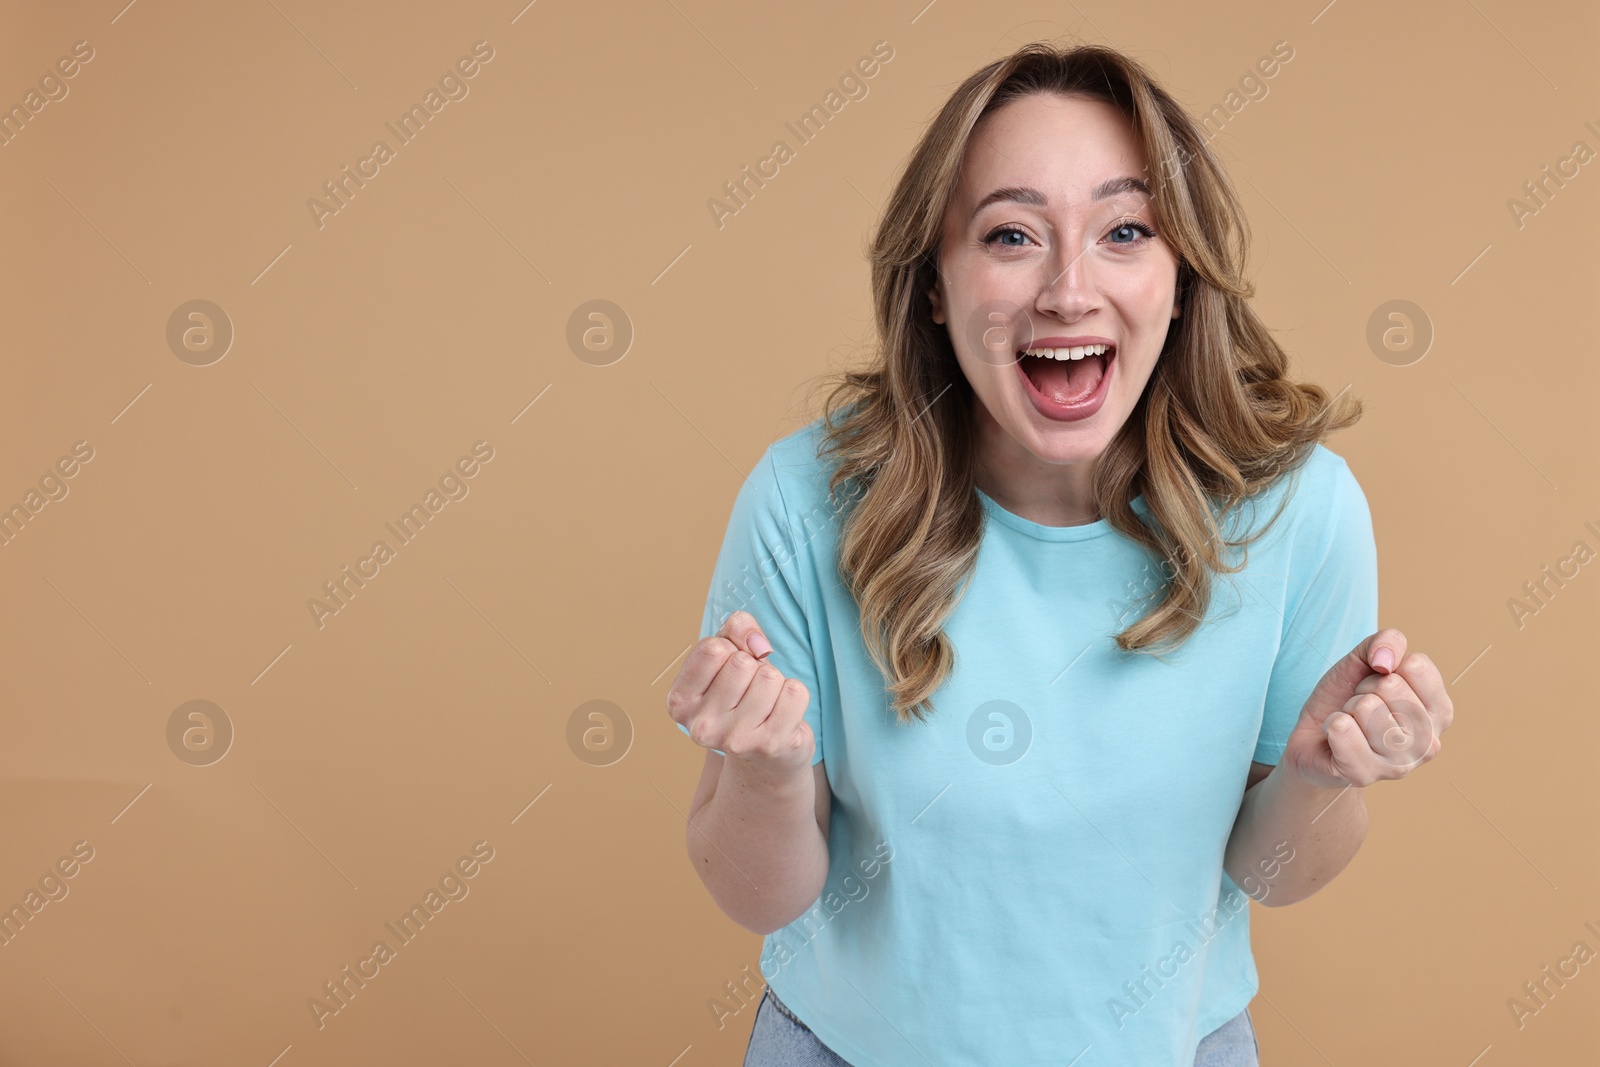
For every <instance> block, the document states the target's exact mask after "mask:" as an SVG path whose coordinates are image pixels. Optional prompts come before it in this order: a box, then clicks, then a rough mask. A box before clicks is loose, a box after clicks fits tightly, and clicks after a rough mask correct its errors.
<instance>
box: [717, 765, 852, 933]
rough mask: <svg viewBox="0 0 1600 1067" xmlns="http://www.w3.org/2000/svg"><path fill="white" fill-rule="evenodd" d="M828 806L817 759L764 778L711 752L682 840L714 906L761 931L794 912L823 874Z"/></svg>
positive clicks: (811, 897) (816, 892)
mask: <svg viewBox="0 0 1600 1067" xmlns="http://www.w3.org/2000/svg"><path fill="white" fill-rule="evenodd" d="M831 807H832V791H831V790H830V788H829V786H828V776H827V773H826V771H825V770H824V764H822V763H817V764H815V765H814V766H812V767H811V768H810V771H809V773H808V772H807V771H806V770H805V769H803V768H802V769H801V770H800V771H798V772H796V773H795V774H794V775H792V776H790V777H786V778H783V779H781V780H778V781H766V780H763V779H761V778H758V777H756V776H755V775H754V773H753V772H752V771H751V770H750V769H749V768H748V765H747V764H746V763H745V762H744V761H741V760H729V759H726V758H724V757H723V756H720V755H718V754H717V753H715V752H711V751H708V752H707V753H706V763H705V768H704V769H703V770H702V771H701V775H700V784H699V785H698V786H697V787H696V788H695V795H694V799H693V801H691V802H690V805H689V821H688V827H687V830H686V839H687V840H686V844H687V846H688V851H689V858H690V860H691V861H692V862H693V863H694V869H695V873H696V874H698V875H699V876H700V880H701V881H702V882H704V883H705V886H706V889H707V890H708V891H709V892H710V894H711V899H712V900H714V901H716V903H717V907H719V908H721V909H722V911H723V913H724V914H726V915H727V916H728V918H730V919H732V920H733V921H734V922H736V923H738V924H739V925H740V926H743V927H744V928H745V929H747V930H751V931H753V932H755V933H758V934H769V933H771V932H773V931H774V930H778V929H781V928H782V927H784V926H787V925H788V924H789V923H791V922H793V921H794V920H795V919H797V918H799V917H800V916H801V915H802V914H803V913H804V912H805V910H806V909H807V908H809V907H810V906H811V905H812V903H813V902H815V901H816V899H817V897H818V896H820V895H821V893H822V886H823V883H824V882H826V880H827V877H828V829H827V828H828V819H829V814H830V809H831Z"/></svg>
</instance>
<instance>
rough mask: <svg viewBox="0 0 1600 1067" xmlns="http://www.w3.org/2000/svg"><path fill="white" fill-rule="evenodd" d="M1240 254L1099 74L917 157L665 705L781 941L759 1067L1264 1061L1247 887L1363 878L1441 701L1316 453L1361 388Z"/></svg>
mask: <svg viewBox="0 0 1600 1067" xmlns="http://www.w3.org/2000/svg"><path fill="white" fill-rule="evenodd" d="M1246 250H1247V230H1246V227H1245V223H1244V218H1243V215H1242V214H1241V211H1240V208H1239V205H1238V202H1237V200H1236V197H1235V195H1234V193H1233V191H1232V189H1231V187H1230V185H1229V183H1228V180H1227V177H1226V175H1225V174H1224V172H1223V170H1222V168H1221V166H1220V165H1219V163H1218V162H1217V160H1216V159H1215V157H1214V156H1213V155H1212V154H1211V152H1210V151H1209V149H1208V148H1207V146H1206V143H1205V138H1204V136H1203V133H1202V131H1201V130H1200V128H1198V127H1197V126H1196V125H1195V123H1194V122H1193V121H1192V120H1191V119H1190V118H1189V116H1188V115H1186V114H1185V113H1184V112H1183V110H1182V109H1181V108H1180V107H1179V105H1178V104H1177V103H1176V102H1175V101H1174V100H1173V99H1172V97H1171V96H1169V95H1168V94H1167V93H1166V92H1165V91H1163V90H1162V89H1161V88H1160V87H1159V86H1158V85H1156V84H1155V83H1154V82H1153V81H1152V80H1151V78H1150V76H1149V75H1148V74H1147V73H1146V72H1145V71H1144V70H1143V69H1142V68H1141V67H1140V66H1139V65H1138V64H1137V63H1135V62H1134V61H1132V60H1130V59H1128V58H1127V57H1125V56H1123V55H1121V54H1119V53H1118V52H1116V51H1113V50H1111V49H1108V48H1102V47H1093V46H1088V47H1080V48H1074V49H1070V50H1065V51H1058V50H1056V49H1053V48H1051V47H1049V46H1047V45H1045V44H1042V43H1034V44H1030V45H1026V46H1024V47H1023V48H1021V49H1019V50H1018V51H1017V52H1016V53H1014V54H1013V55H1011V56H1008V57H1007V58H1005V59H1002V60H1000V61H998V62H995V63H993V64H990V65H989V66H987V67H985V68H983V69H982V70H979V71H978V72H977V73H975V74H974V75H973V76H972V77H971V78H969V79H967V81H966V82H965V83H963V84H962V85H961V87H960V88H958V89H957V90H956V92H955V94H954V95H953V96H952V97H951V99H950V100H949V102H948V103H947V104H946V105H945V106H944V108H943V110H942V111H941V112H940V113H939V115H938V116H937V117H936V118H935V119H934V121H933V122H932V124H931V125H930V126H929V128H928V130H927V132H926V133H925V134H924V136H923V138H922V141H921V143H920V144H919V145H918V147H917V149H916V151H915V152H914V154H913V155H912V157H911V159H910V161H909V163H908V165H907V167H906V169H905V172H904V174H903V175H902V177H901V179H900V181H899V183H898V185H897V187H896V189H895V191H894V194H893V196H892V198H891V201H890V203H889V206H888V209H887V211H886V212H885V214H884V218H883V221H882V223H881V225H880V227H879V229H878V232H877V234H876V238H875V242H874V246H873V253H872V255H873V262H872V267H873V272H872V279H873V290H874V294H875V305H876V317H877V325H878V332H879V338H880V342H881V352H880V358H879V361H878V363H877V364H876V366H875V367H873V368H872V369H870V370H868V371H864V372H855V373H846V374H845V375H843V377H842V380H841V381H840V382H839V384H838V386H837V388H835V389H834V391H833V393H832V395H831V396H830V398H829V402H828V404H827V406H826V408H825V413H824V415H823V417H822V418H820V419H818V420H817V421H814V422H812V423H811V424H810V425H808V426H806V427H804V428H803V429H801V430H799V431H796V432H795V433H792V434H790V435H789V436H787V437H785V438H783V439H781V440H779V441H777V442H775V443H774V444H773V445H771V446H770V447H769V448H768V449H767V451H766V454H765V455H764V456H763V457H762V459H761V461H760V462H759V463H758V464H757V465H756V468H755V469H754V470H753V471H752V472H751V474H750V476H749V477H748V479H747V480H746V482H745V484H744V485H743V487H742V488H741V489H740V491H739V494H738V497H737V499H736V501H735V504H734V507H733V513H732V516H731V519H730V521H729V525H728V529H727V534H726V536H725V539H724V542H723V545H722V551H721V555H720V556H719V558H718V561H717V566H716V570H715V573H714V576H713V579H712V588H711V595H710V597H709V598H708V601H707V604H706V610H705V615H704V619H703V625H702V630H701V633H702V634H705V635H707V636H705V637H703V638H702V639H701V640H700V641H699V643H698V644H697V645H696V646H695V647H694V648H693V650H692V651H691V653H690V655H689V657H688V659H687V660H686V662H685V664H684V666H683V668H682V671H681V673H680V674H679V676H678V678H677V680H676V681H675V682H674V684H673V687H672V691H671V693H670V695H669V697H668V700H667V704H668V710H669V714H670V715H671V717H672V718H673V720H674V721H675V722H677V723H678V725H679V728H680V729H682V730H684V732H686V733H687V734H689V736H690V738H691V739H693V740H694V741H695V742H696V743H697V744H699V745H702V746H704V747H706V748H707V749H709V750H710V751H708V752H707V755H706V764H705V769H704V772H703V774H702V777H701V780H700V784H699V786H698V788H697V789H696V793H695V796H694V799H693V801H692V803H691V807H690V815H689V826H688V829H687V844H688V849H689V853H690V856H691V858H692V859H693V861H694V864H695V869H696V871H697V872H698V873H699V874H700V877H701V879H702V880H703V881H704V882H705V884H706V886H707V888H708V890H709V891H710V893H711V895H712V897H713V899H715V900H716V902H717V904H718V905H719V906H720V907H721V908H722V909H723V910H724V911H725V912H726V913H727V914H728V915H729V916H730V917H731V918H733V919H734V920H735V921H737V922H739V923H740V924H741V925H743V926H745V927H747V928H748V929H751V930H753V931H756V932H759V933H762V934H765V935H767V936H766V940H765V943H764V946H763V952H762V959H761V973H762V976H763V978H764V979H766V981H767V982H768V986H767V989H766V993H765V995H764V996H763V997H762V999H761V1002H760V1006H759V1009H758V1011H757V1013H756V1016H755V1020H754V1025H753V1030H752V1036H751V1041H750V1046H749V1050H748V1052H747V1055H746V1059H745V1063H746V1065H747V1067H760V1065H767V1064H778V1063H785V1064H795V1063H798V1064H854V1065H855V1067H892V1065H899V1064H931V1065H935V1067H945V1065H952V1067H953V1065H957V1064H960V1065H978V1064H1004V1065H1007V1067H1026V1065H1033V1064H1046V1063H1048V1064H1054V1065H1057V1067H1059V1065H1062V1064H1069V1063H1081V1064H1085V1065H1087V1064H1090V1063H1098V1064H1118V1065H1140V1067H1142V1065H1151V1064H1174V1065H1180V1067H1182V1065H1187V1064H1190V1063H1194V1064H1197V1065H1198V1064H1208V1065H1221V1064H1254V1063H1257V1062H1258V1061H1257V1051H1256V1042H1255V1036H1254V1031H1253V1027H1252V1025H1251V1022H1250V1017H1249V1013H1248V1010H1247V1008H1246V1005H1247V1004H1248V1003H1249V1001H1250V1000H1251V998H1252V997H1253V996H1254V994H1255V992H1256V990H1257V988H1258V985H1259V981H1258V977H1257V973H1256V969H1255V965H1254V961H1253V959H1252V957H1251V955H1250V942H1249V927H1248V923H1249V908H1248V899H1249V898H1254V899H1256V900H1257V901H1258V902H1260V903H1261V904H1264V905H1267V906H1276V905H1281V904H1289V903H1293V902H1295V901H1297V900H1300V899H1303V898H1304V897H1306V896H1309V895H1310V894H1311V893H1312V892H1314V891H1315V890H1316V889H1317V888H1320V887H1321V886H1322V885H1324V884H1326V883H1327V881H1328V880H1329V879H1330V878H1332V877H1333V876H1334V875H1336V874H1337V873H1338V872H1339V871H1340V870H1341V869H1342V868H1343V867H1344V866H1345V865H1346V864H1347V863H1348V862H1349V860H1350V859H1351V857H1352V856H1353V855H1354V853H1355V851H1356V849H1357V848H1359V846H1360V844H1361V841H1362V838H1363V836H1364V834H1365V830H1366V810H1365V807H1364V806H1363V802H1362V793H1361V790H1362V789H1363V788H1364V787H1366V786H1368V785H1370V784H1372V783H1373V782H1376V781H1381V780H1392V779H1397V778H1400V777H1403V776H1405V775H1406V774H1407V773H1408V772H1409V771H1411V770H1412V769H1414V768H1415V767H1417V766H1419V765H1420V764H1422V763H1424V762H1427V761H1428V760H1430V759H1432V758H1433V757H1434V756H1435V755H1436V754H1437V752H1438V750H1439V746H1440V741H1439V735H1440V733H1441V732H1442V731H1443V730H1444V729H1445V728H1446V727H1447V726H1448V725H1449V723H1450V719H1451V716H1452V714H1453V712H1452V708H1451V705H1450V700H1449V698H1448V696H1447V695H1446V693H1445V689H1444V685H1443V682H1442V680H1441V679H1440V676H1439V672H1438V670H1437V669H1436V668H1435V667H1434V665H1433V663H1432V662H1431V661H1430V660H1429V659H1428V658H1427V657H1426V656H1424V655H1422V654H1421V653H1416V652H1411V653H1408V652H1407V642H1406V639H1405V636H1404V635H1403V634H1402V633H1401V632H1400V631H1398V630H1395V629H1383V630H1378V629H1377V560H1376V549H1375V545H1374V539H1373V534H1372V526H1371V518H1370V515H1369V512H1368V508H1367V502H1366V498H1365V496H1364V494H1363V493H1362V491H1361V488H1360V486H1359V485H1358V484H1357V482H1356V480H1355V478H1354V476H1353V475H1352V474H1351V472H1350V469H1349V467H1348V466H1346V464H1345V462H1344V461H1343V460H1342V459H1341V458H1340V457H1339V456H1338V455H1336V454H1335V453H1333V452H1331V451H1329V450H1328V449H1327V448H1326V447H1325V446H1323V445H1322V444H1321V443H1320V441H1321V438H1322V437H1323V436H1325V435H1326V434H1328V433H1330V432H1331V431H1334V430H1337V429H1340V428H1343V427H1345V426H1348V425H1350V424H1352V423H1353V422H1355V421H1356V420H1357V419H1358V418H1359V417H1360V413H1361V408H1360V404H1359V403H1358V402H1356V401H1354V400H1352V399H1350V398H1347V397H1344V396H1343V395H1342V394H1341V395H1339V396H1336V397H1334V398H1333V399H1332V400H1329V398H1328V397H1327V394H1326V393H1324V391H1323V390H1321V389H1320V388H1318V387H1317V386H1315V385H1312V384H1308V383H1301V382H1295V381H1291V380H1289V379H1288V378H1287V377H1286V376H1285V374H1286V369H1287V357H1286V355H1285V353H1284V352H1283V350H1282V349H1281V348H1280V347H1279V346H1278V344H1277V342H1276V341H1275V340H1273V338H1272V337H1271V336H1270V334H1269V333H1268V332H1267V329H1266V328H1265V327H1264V326H1263V325H1262V323H1261V322H1260V321H1259V320H1258V319H1257V317H1256V316H1255V314H1254V313H1253V312H1252V311H1251V309H1250V307H1249V305H1248V303H1247V302H1246V300H1247V298H1248V297H1249V296H1251V295H1252V294H1253V288H1252V287H1251V285H1250V284H1249V283H1248V282H1247V281H1246V280H1245V278H1244V275H1243V266H1244V262H1245V253H1246ZM1217 577H1222V578H1225V579H1226V581H1224V582H1220V583H1218V582H1215V581H1214V579H1215V578H1217ZM808 767H809V768H810V773H807V768H808ZM1313 822H1316V823H1317V826H1316V827H1314V828H1313V827H1312V826H1311V824H1312V823H1313ZM1313 829H1314V833H1313ZM742 1006H743V1005H739V1004H731V1003H730V1004H727V1005H725V1006H724V1008H723V1013H724V1014H725V1013H728V1012H733V1011H735V1010H738V1009H740V1008H742Z"/></svg>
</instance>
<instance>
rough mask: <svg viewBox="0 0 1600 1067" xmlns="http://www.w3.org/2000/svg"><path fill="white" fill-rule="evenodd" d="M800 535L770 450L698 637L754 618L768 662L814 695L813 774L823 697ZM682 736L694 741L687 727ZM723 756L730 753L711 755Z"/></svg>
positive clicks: (732, 528) (754, 476) (732, 529)
mask: <svg viewBox="0 0 1600 1067" xmlns="http://www.w3.org/2000/svg"><path fill="white" fill-rule="evenodd" d="M795 544H796V538H795V536H794V527H793V525H792V524H791V522H790V520H789V512H788V508H787V507H786V506H785V501H784V496H783V490H782V487H781V486H780V485H779V480H778V470H777V466H776V463H775V462H774V459H773V453H772V449H771V448H768V449H767V451H766V453H765V454H763V455H762V457H761V461H760V462H759V463H757V464H756V466H755V469H754V470H752V471H751V472H750V475H749V477H748V478H746V479H745V482H744V484H743V485H742V486H740V488H739V494H738V496H737V497H735V498H734V503H733V511H732V514H731V515H730V516H729V518H728V528H727V532H726V533H725V534H724V535H723V538H722V551H721V552H720V553H719V554H718V556H717V563H716V566H715V567H714V568H713V570H712V572H711V588H710V590H709V591H708V592H707V594H706V606H705V611H704V613H703V614H702V615H701V618H700V636H701V637H702V638H704V637H710V636H711V635H713V634H715V633H716V632H717V631H718V630H720V629H722V624H723V623H724V622H726V621H727V619H728V616H729V615H732V614H733V613H734V612H735V611H740V610H743V611H747V612H749V613H750V614H751V615H752V616H754V617H755V620H756V622H757V623H758V624H759V625H760V627H761V632H762V633H764V634H766V636H767V640H768V642H770V643H771V645H772V654H771V655H770V656H768V657H767V662H768V663H771V664H772V665H773V666H774V667H776V668H777V669H778V670H779V671H781V672H783V674H784V676H785V677H787V678H794V679H796V680H798V681H799V682H800V683H802V684H803V685H804V686H805V687H806V691H807V692H808V693H810V694H811V699H810V703H809V704H808V705H807V706H806V712H805V718H806V722H807V723H809V724H810V726H811V734H812V736H813V737H814V738H815V739H816V749H815V751H814V752H813V753H812V756H811V764H812V766H816V765H817V764H818V763H821V762H822V759H823V738H822V714H821V710H820V708H819V702H820V700H821V694H820V692H819V690H818V686H817V667H816V660H815V659H814V657H813V651H812V647H811V630H810V627H809V625H808V622H807V618H806V605H807V603H808V601H809V599H810V598H809V596H808V593H809V589H810V584H811V577H810V571H809V562H808V561H807V560H806V559H805V558H803V557H802V556H801V555H800V554H799V553H797V552H796V551H795V547H794V546H795ZM677 726H678V729H680V730H682V731H683V732H684V734H686V735H687V734H688V732H689V728H688V727H687V726H685V725H683V724H682V723H678V724H677ZM712 751H713V752H715V753H717V754H718V755H719V756H725V755H727V753H725V752H723V751H722V750H721V749H712Z"/></svg>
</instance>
